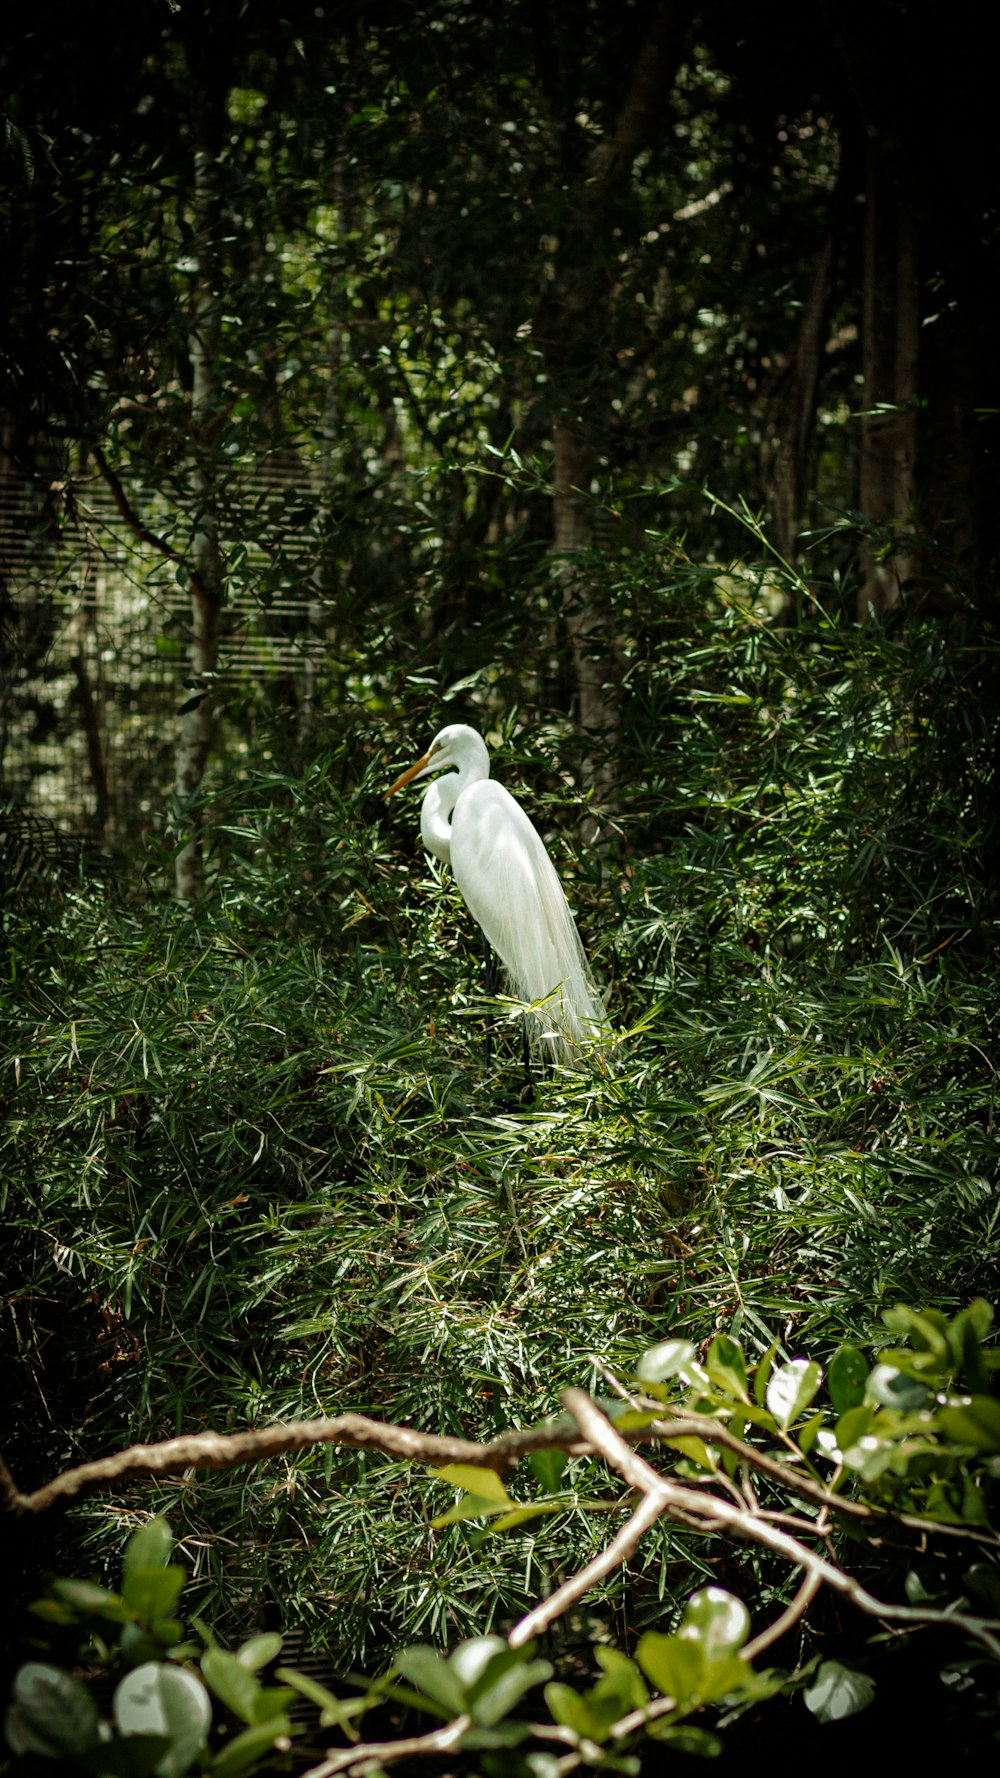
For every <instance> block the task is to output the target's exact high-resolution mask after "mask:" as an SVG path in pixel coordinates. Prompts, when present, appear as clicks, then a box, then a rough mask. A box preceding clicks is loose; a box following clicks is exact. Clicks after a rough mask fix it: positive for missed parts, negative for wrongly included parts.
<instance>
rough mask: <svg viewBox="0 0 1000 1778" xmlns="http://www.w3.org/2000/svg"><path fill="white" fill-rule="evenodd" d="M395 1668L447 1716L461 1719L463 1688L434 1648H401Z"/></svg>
mask: <svg viewBox="0 0 1000 1778" xmlns="http://www.w3.org/2000/svg"><path fill="white" fill-rule="evenodd" d="M395 1665H396V1667H397V1668H398V1669H399V1671H400V1673H402V1675H403V1677H404V1679H408V1680H409V1681H410V1684H411V1685H415V1686H416V1688H417V1690H418V1691H421V1692H426V1694H427V1696H428V1697H429V1698H432V1699H433V1700H434V1702H435V1704H439V1705H440V1706H441V1707H442V1709H443V1710H444V1711H445V1713H446V1715H448V1716H461V1715H462V1712H463V1711H464V1709H465V1687H464V1685H463V1684H462V1681H461V1679H460V1678H459V1676H458V1674H457V1673H455V1672H454V1671H453V1669H452V1667H451V1665H450V1663H449V1662H448V1661H446V1660H445V1659H444V1657H443V1656H442V1655H439V1654H438V1653H437V1650H436V1649H433V1648H426V1647H424V1646H423V1645H422V1644H416V1645H415V1646H414V1647H413V1648H404V1649H403V1651H402V1653H401V1654H398V1655H397V1656H396V1660H395Z"/></svg>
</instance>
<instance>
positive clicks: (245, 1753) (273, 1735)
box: [209, 1716, 293, 1778]
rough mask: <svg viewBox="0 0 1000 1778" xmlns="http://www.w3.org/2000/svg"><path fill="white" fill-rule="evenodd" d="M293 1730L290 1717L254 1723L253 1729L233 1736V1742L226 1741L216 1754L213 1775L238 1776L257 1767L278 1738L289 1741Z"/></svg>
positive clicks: (225, 1777) (215, 1777) (211, 1770)
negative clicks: (220, 1750)
mask: <svg viewBox="0 0 1000 1778" xmlns="http://www.w3.org/2000/svg"><path fill="white" fill-rule="evenodd" d="M292 1732H293V1731H292V1724H291V1722H290V1721H289V1719H288V1717H287V1716H278V1717H274V1718H272V1719H270V1720H269V1721H268V1722H262V1723H255V1724H254V1725H253V1727H252V1728H248V1729H244V1730H243V1732H242V1734H239V1735H234V1737H233V1739H232V1740H231V1741H227V1742H226V1745H225V1747H224V1748H223V1749H222V1752H221V1753H217V1754H216V1756H215V1758H214V1760H213V1761H212V1764H211V1765H210V1767H209V1771H210V1772H211V1773H212V1774H213V1778H237V1774H238V1773H240V1772H246V1771H249V1770H250V1768H251V1767H252V1766H256V1765H257V1763H258V1761H259V1760H260V1759H261V1758H262V1757H263V1755H264V1754H265V1753H268V1752H269V1751H270V1749H271V1748H272V1747H273V1746H274V1744H275V1742H276V1741H279V1740H280V1741H285V1740H287V1739H288V1737H289V1735H291V1734H292Z"/></svg>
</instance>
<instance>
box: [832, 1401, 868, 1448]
mask: <svg viewBox="0 0 1000 1778" xmlns="http://www.w3.org/2000/svg"><path fill="white" fill-rule="evenodd" d="M874 1424H875V1409H874V1408H873V1407H872V1405H871V1402H868V1401H865V1402H862V1403H861V1405H860V1406H859V1407H856V1408H848V1410H847V1412H846V1414H841V1416H840V1419H839V1420H838V1421H837V1427H836V1432H837V1444H838V1445H839V1447H840V1449H841V1450H842V1451H846V1450H847V1448H848V1446H850V1445H853V1444H855V1443H856V1442H857V1440H858V1439H860V1438H863V1437H864V1435H865V1433H867V1432H870V1431H871V1429H872V1426H873V1425H874Z"/></svg>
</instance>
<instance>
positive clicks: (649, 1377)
mask: <svg viewBox="0 0 1000 1778" xmlns="http://www.w3.org/2000/svg"><path fill="white" fill-rule="evenodd" d="M697 1356H698V1349H697V1347H696V1346H692V1344H691V1342H690V1340H661V1341H660V1344H659V1345H658V1346H650V1347H649V1348H648V1350H647V1351H645V1352H644V1353H643V1355H642V1357H641V1358H640V1360H639V1363H638V1365H637V1367H636V1375H637V1376H638V1377H639V1378H640V1379H641V1381H642V1382H644V1383H662V1382H663V1381H664V1379H665V1378H666V1377H676V1376H678V1375H679V1374H680V1373H681V1372H682V1371H683V1370H684V1368H685V1366H686V1365H689V1364H690V1363H691V1361H692V1360H693V1359H695V1358H697Z"/></svg>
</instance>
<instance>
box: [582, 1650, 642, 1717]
mask: <svg viewBox="0 0 1000 1778" xmlns="http://www.w3.org/2000/svg"><path fill="white" fill-rule="evenodd" d="M594 1653H595V1655H596V1656H597V1664H598V1666H599V1667H602V1668H603V1669H604V1679H603V1680H599V1681H598V1686H599V1687H600V1688H601V1691H602V1696H603V1695H607V1696H610V1695H612V1692H613V1694H614V1696H615V1697H616V1698H617V1699H618V1702H619V1704H620V1706H621V1708H620V1711H619V1714H620V1715H622V1716H624V1715H625V1714H626V1713H627V1712H628V1711H629V1710H644V1709H645V1707H646V1705H647V1704H648V1703H649V1693H648V1691H647V1690H646V1687H645V1686H644V1685H643V1682H642V1677H641V1675H640V1672H639V1669H638V1667H637V1666H636V1664H635V1662H634V1661H632V1660H630V1659H629V1657H628V1655H626V1654H623V1653H622V1651H621V1649H620V1648H612V1647H611V1646H610V1645H609V1644H607V1643H602V1642H599V1643H598V1644H597V1645H596V1647H595V1649H594ZM605 1688H606V1689H605Z"/></svg>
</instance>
